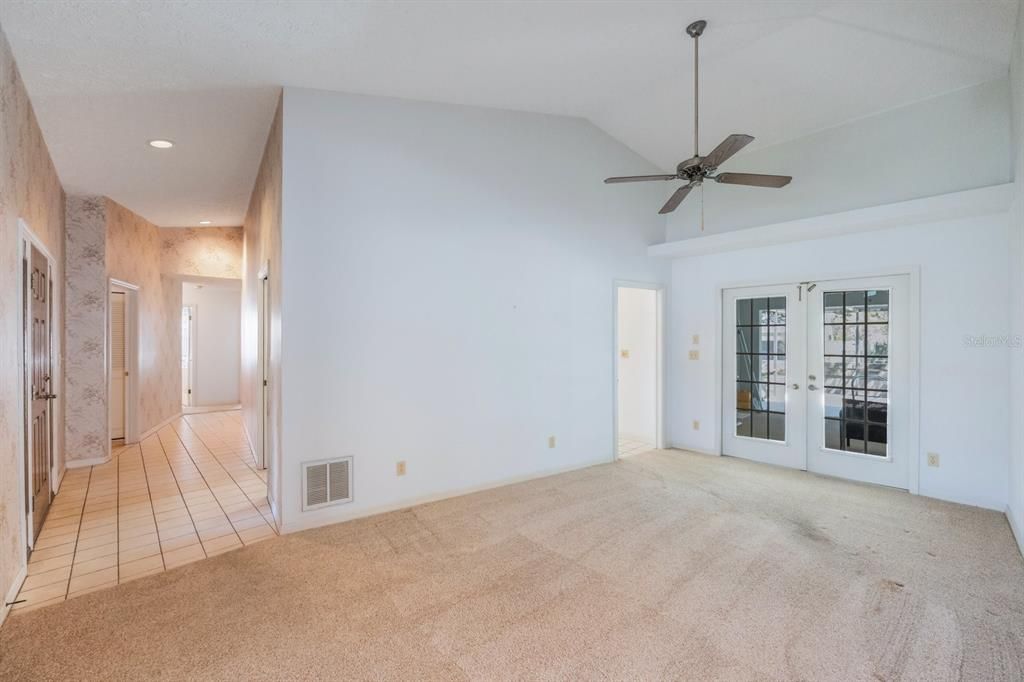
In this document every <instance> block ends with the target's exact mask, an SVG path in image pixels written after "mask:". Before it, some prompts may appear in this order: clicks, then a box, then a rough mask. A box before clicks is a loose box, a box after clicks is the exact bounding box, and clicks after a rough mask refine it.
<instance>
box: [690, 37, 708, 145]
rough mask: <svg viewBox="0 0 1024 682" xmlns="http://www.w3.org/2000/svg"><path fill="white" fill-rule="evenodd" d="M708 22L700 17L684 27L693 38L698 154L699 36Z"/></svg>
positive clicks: (694, 108)
mask: <svg viewBox="0 0 1024 682" xmlns="http://www.w3.org/2000/svg"><path fill="white" fill-rule="evenodd" d="M707 25H708V22H706V21H704V20H703V19H700V20H699V21H695V22H693V23H692V24H690V25H689V26H687V27H686V34H687V35H689V36H690V37H691V38H693V155H694V156H695V157H696V156H700V151H699V149H698V147H699V145H700V141H699V136H700V36H701V34H702V33H704V29H705V28H707Z"/></svg>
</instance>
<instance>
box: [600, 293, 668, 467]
mask: <svg viewBox="0 0 1024 682" xmlns="http://www.w3.org/2000/svg"><path fill="white" fill-rule="evenodd" d="M619 289H647V290H650V291H654V292H655V293H656V294H657V326H658V329H657V332H656V335H655V338H656V343H657V345H658V348H657V363H656V370H655V373H656V374H655V375H656V386H655V412H654V416H655V431H654V434H655V444H654V447H656V448H658V449H659V450H661V449H663V448H664V447H665V411H664V404H665V401H664V384H665V380H664V378H665V285H664V284H659V283H657V282H636V281H631V280H615V281H614V282H613V286H612V356H611V357H612V457H611V459H612V461H615V460H617V459H618V458H619Z"/></svg>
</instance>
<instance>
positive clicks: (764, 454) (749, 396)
mask: <svg viewBox="0 0 1024 682" xmlns="http://www.w3.org/2000/svg"><path fill="white" fill-rule="evenodd" d="M805 321H806V318H805V316H804V315H803V313H802V307H801V302H800V291H799V288H798V285H795V284H787V285H780V286H769V287H748V288H743V289H729V290H726V291H725V292H724V296H723V310H722V322H723V339H724V342H723V359H724V361H723V363H722V414H723V421H722V452H723V454H726V455H733V456H735V457H743V458H746V459H752V460H756V461H758V462H766V463H768V464H778V465H781V466H787V467H795V468H798V469H803V468H806V442H807V441H806V435H805V434H806V428H805V425H806V402H805V401H804V399H803V394H804V391H803V390H802V387H801V378H802V376H803V374H804V358H805V338H806V333H805Z"/></svg>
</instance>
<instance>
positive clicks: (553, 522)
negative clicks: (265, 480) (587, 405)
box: [0, 452, 1024, 680]
mask: <svg viewBox="0 0 1024 682" xmlns="http://www.w3.org/2000/svg"><path fill="white" fill-rule="evenodd" d="M0 678H2V679H5V680H6V679H11V680H14V679H19V680H20V679H125V680H127V679H131V680H139V679H151V678H163V679H175V680H178V679H224V680H242V679H401V680H412V679H477V680H496V679H530V680H536V679H558V680H564V679H702V680H709V679H711V680H754V679H757V680H776V679H778V680H782V679H800V680H811V679H814V680H899V679H907V680H951V679H965V680H1021V679H1024V561H1022V559H1021V556H1020V554H1019V553H1018V551H1017V549H1016V546H1015V544H1014V542H1013V540H1012V538H1011V534H1010V530H1009V527H1008V526H1007V523H1006V520H1005V518H1004V517H1003V516H1002V515H1000V514H997V513H995V512H988V511H982V510H978V509H973V508H969V507H961V506H957V505H953V504H946V503H941V502H936V501H933V500H928V499H924V498H919V497H912V496H910V495H907V494H904V493H898V492H894V491H891V490H884V489H880V488H873V487H868V486H861V485H856V484H851V483H845V482H841V481H834V480H829V479H823V478H817V477H815V476H812V475H809V474H804V473H798V472H792V471H785V470H778V469H774V468H771V467H765V466H760V465H756V464H751V463H747V462H743V461H740V460H734V459H729V458H711V457H704V456H701V455H691V454H686V453H680V452H661V453H657V452H652V453H646V454H642V455H637V456H634V457H632V458H630V459H628V460H624V461H622V462H620V463H618V464H614V465H606V466H599V467H593V468H591V469H586V470H583V471H578V472H574V473H569V474H564V475H560V476H555V477H552V478H547V479H542V480H538V481H534V482H530V483H524V484H520V485H514V486H509V487H505V488H500V489H497V490H493V491H488V492H484V493H479V494H475V495H470V496H466V497H461V498H456V499H452V500H447V501H444V502H439V503H435V504H430V505H424V506H420V507H416V508H414V509H410V510H406V511H402V512H396V513H392V514H386V515H382V516H377V517H373V518H370V519H364V520H361V521H355V522H351V523H346V524H339V525H336V526H332V527H328V528H323V529H319V530H315V531H309V532H305V533H300V534H295V535H290V536H287V537H283V538H279V539H272V540H268V541H266V542H263V543H260V544H258V545H255V546H253V547H249V548H246V549H242V550H239V551H237V552H231V553H229V554H225V555H222V556H219V557H217V558H214V559H210V560H207V561H202V562H199V563H195V564H191V565H189V566H186V567H184V568H180V569H175V570H173V571H169V572H167V573H163V574H160V575H156V576H153V577H150V578H145V579H142V580H138V581H135V582H132V583H128V584H124V585H120V586H117V587H114V588H111V589H109V590H104V591H101V592H96V593H93V594H90V595H87V596H84V597H81V598H78V599H72V600H70V601H68V602H65V603H63V604H59V605H56V606H52V607H46V608H43V609H39V610H36V611H32V612H29V613H25V614H22V615H13V616H12V617H10V618H9V619H8V621H7V623H6V624H5V625H4V627H3V628H2V630H0Z"/></svg>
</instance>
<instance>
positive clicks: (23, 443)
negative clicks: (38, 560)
mask: <svg viewBox="0 0 1024 682" xmlns="http://www.w3.org/2000/svg"><path fill="white" fill-rule="evenodd" d="M32 247H35V248H36V249H38V250H39V252H40V253H42V254H43V256H44V257H45V258H46V261H47V270H48V271H49V274H48V277H49V282H50V292H49V304H50V311H49V332H50V339H49V345H50V372H51V377H52V380H51V381H50V385H51V387H52V388H54V389H56V391H57V395H58V397H57V399H56V400H54V401H53V402H52V404H51V405H50V475H49V482H50V495H51V498H50V499H51V501H52V499H53V497H52V496H54V495H56V494H57V490H58V489H60V483H61V479H62V477H63V468H62V467H61V463H62V462H63V459H64V458H63V451H62V447H61V446H62V445H63V443H64V437H63V435H64V434H63V425H64V409H63V406H64V367H63V364H62V362H61V358H62V348H61V342H60V339H61V335H60V334H55V333H54V329H55V328H63V324H64V321H63V317H61V316H60V311H61V310H62V309H63V308H62V300H61V299H62V296H61V294H62V287H61V285H62V284H63V281H58V280H62V277H60V276H57V277H55V276H54V275H55V273H57V268H56V263H57V259H56V258H54V257H53V254H52V253H51V252H50V249H48V248H47V247H46V245H45V244H44V243H43V241H42V240H41V239H40V238H39V236H38V235H37V234H36V233H35V232H34V231H33V230H32V228H31V227H29V225H28V223H26V222H25V221H24V220H23V219H21V218H18V267H19V272H18V299H17V300H18V325H19V327H20V333H19V334H18V358H19V362H20V364H21V368H20V369H21V371H20V372H19V373H18V374H19V377H18V380H19V381H21V391H20V393H19V395H20V396H21V401H22V424H21V428H20V429H18V446H19V448H20V449H21V454H22V456H21V457H19V458H18V480H19V481H20V482H21V484H20V485H19V486H18V489H19V491H20V495H19V497H20V502H21V509H22V511H23V514H22V515H21V520H22V523H23V527H22V538H23V539H24V542H25V545H24V547H25V554H24V557H23V558H24V559H25V560H26V561H27V560H28V555H29V552H30V551H31V550H32V547H33V545H34V543H35V539H34V538H33V537H32V525H33V524H32V512H31V510H30V508H29V507H30V505H29V492H28V489H29V486H30V485H31V481H32V457H31V448H32V435H31V429H29V428H28V416H29V410H30V409H31V404H32V396H31V395H30V387H29V383H30V382H29V381H28V380H27V379H28V376H27V373H28V371H29V366H30V365H29V358H28V344H26V341H27V338H26V337H27V336H28V325H27V324H26V320H27V319H28V315H27V303H28V301H27V300H26V298H25V293H26V292H25V275H24V273H25V270H24V268H25V261H26V260H27V259H28V258H30V256H31V252H32Z"/></svg>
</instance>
